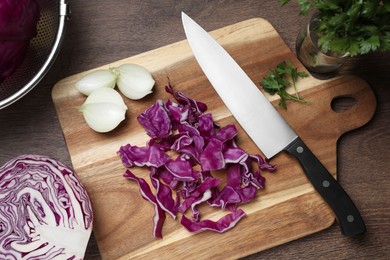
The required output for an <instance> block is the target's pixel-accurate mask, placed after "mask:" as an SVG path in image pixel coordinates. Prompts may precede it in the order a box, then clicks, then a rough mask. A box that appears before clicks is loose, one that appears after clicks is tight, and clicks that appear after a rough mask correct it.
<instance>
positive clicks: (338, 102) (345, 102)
mask: <svg viewBox="0 0 390 260" xmlns="http://www.w3.org/2000/svg"><path fill="white" fill-rule="evenodd" d="M356 101H357V100H356V98H354V97H352V96H339V97H335V98H333V100H332V102H331V104H330V105H331V107H332V110H333V111H335V112H337V113H341V112H344V111H346V110H348V109H350V108H352V107H353V106H355V105H356Z"/></svg>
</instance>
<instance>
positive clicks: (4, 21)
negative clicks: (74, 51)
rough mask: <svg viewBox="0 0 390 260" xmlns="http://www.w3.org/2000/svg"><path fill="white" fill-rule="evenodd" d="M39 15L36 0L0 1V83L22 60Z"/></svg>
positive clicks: (35, 28) (33, 34)
mask: <svg viewBox="0 0 390 260" xmlns="http://www.w3.org/2000/svg"><path fill="white" fill-rule="evenodd" d="M39 16H40V10H39V5H38V2H37V1H36V0H18V1H15V0H2V1H0V83H1V82H2V81H3V80H4V79H5V78H6V77H8V76H10V75H11V74H12V73H13V72H14V71H15V69H16V68H17V67H18V66H19V65H20V64H21V63H22V62H23V60H24V57H25V55H26V52H27V49H28V47H29V45H30V40H31V39H32V38H33V37H35V36H36V34H37V23H38V20H39Z"/></svg>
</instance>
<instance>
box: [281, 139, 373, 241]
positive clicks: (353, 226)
mask: <svg viewBox="0 0 390 260" xmlns="http://www.w3.org/2000/svg"><path fill="white" fill-rule="evenodd" d="M283 150H284V151H285V152H287V153H289V154H291V155H293V156H294V157H296V158H297V159H298V161H299V163H300V164H301V166H302V168H303V169H304V171H305V174H306V176H307V178H308V179H309V180H310V182H311V183H312V184H313V186H314V188H315V189H316V190H317V192H318V193H319V194H320V195H321V196H322V198H323V199H324V200H325V201H326V202H327V203H328V205H329V206H330V207H331V208H332V209H333V212H334V214H335V215H336V219H337V222H338V223H339V225H340V229H341V233H342V234H343V235H345V236H355V235H359V234H363V233H365V232H366V227H365V225H364V222H363V219H362V217H361V216H360V213H359V210H358V209H357V208H356V206H355V204H354V203H353V201H352V200H351V198H350V197H349V196H348V194H347V193H346V191H345V190H344V189H343V188H342V187H341V185H340V184H339V183H338V182H337V181H336V180H335V179H334V178H333V176H332V175H331V174H330V173H329V172H328V170H327V169H326V168H325V167H324V166H323V165H322V164H321V162H320V161H319V160H318V159H317V157H316V156H315V155H314V154H313V153H312V152H311V151H310V149H309V148H308V147H307V146H306V145H305V144H304V142H303V141H302V140H301V138H300V137H297V138H296V139H295V140H294V141H293V142H291V143H290V144H289V145H288V146H287V147H286V148H284V149H283Z"/></svg>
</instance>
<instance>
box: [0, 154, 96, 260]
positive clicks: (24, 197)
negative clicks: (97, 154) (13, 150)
mask: <svg viewBox="0 0 390 260" xmlns="http://www.w3.org/2000/svg"><path fill="white" fill-rule="evenodd" d="M92 222H93V212H92V206H91V202H90V199H89V197H88V194H87V192H86V190H85V189H84V187H83V185H82V184H81V182H80V180H79V178H78V177H77V175H76V174H75V173H74V172H73V171H72V170H71V169H70V168H68V167H66V166H65V165H63V164H62V163H60V162H58V161H56V160H54V159H51V158H49V157H46V156H40V155H22V156H19V157H17V158H14V159H12V160H10V161H9V162H7V163H6V164H5V165H3V166H2V167H1V168H0V259H7V260H11V259H12V260H13V259H83V257H84V254H85V249H86V247H87V243H88V240H89V237H90V234H91V231H92Z"/></svg>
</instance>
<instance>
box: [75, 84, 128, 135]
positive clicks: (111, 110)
mask: <svg viewBox="0 0 390 260" xmlns="http://www.w3.org/2000/svg"><path fill="white" fill-rule="evenodd" d="M79 110H80V111H81V112H82V113H83V115H84V119H85V121H86V122H87V124H88V126H89V127H91V128H92V129H93V130H94V131H96V132H100V133H105V132H109V131H111V130H113V129H115V128H116V127H117V126H118V125H119V124H120V122H122V121H123V120H124V119H125V114H126V110H127V106H126V104H125V102H124V101H123V99H122V97H121V95H120V94H119V93H118V92H117V91H115V90H114V89H112V88H99V89H97V90H94V91H93V92H92V93H91V94H90V95H89V96H88V98H87V99H86V100H85V102H84V104H83V105H82V106H81V107H80V108H79Z"/></svg>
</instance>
